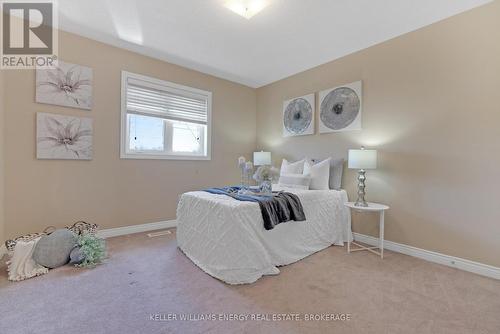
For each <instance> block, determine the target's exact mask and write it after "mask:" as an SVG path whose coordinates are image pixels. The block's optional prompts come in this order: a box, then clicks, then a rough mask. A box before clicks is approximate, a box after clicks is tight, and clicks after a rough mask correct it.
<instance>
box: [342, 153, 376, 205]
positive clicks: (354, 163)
mask: <svg viewBox="0 0 500 334" xmlns="http://www.w3.org/2000/svg"><path fill="white" fill-rule="evenodd" d="M348 160H349V162H348V168H349V169H357V170H358V199H357V200H356V203H354V205H355V206H363V207H367V206H368V203H366V201H365V181H366V176H365V174H366V169H375V168H377V150H365V148H364V147H361V149H359V150H349V158H348Z"/></svg>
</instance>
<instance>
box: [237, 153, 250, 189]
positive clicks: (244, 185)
mask: <svg viewBox="0 0 500 334" xmlns="http://www.w3.org/2000/svg"><path fill="white" fill-rule="evenodd" d="M238 167H239V168H240V171H241V188H240V192H241V193H245V192H246V191H247V190H248V188H249V187H250V174H251V173H252V171H253V163H252V162H251V161H246V159H245V157H239V158H238Z"/></svg>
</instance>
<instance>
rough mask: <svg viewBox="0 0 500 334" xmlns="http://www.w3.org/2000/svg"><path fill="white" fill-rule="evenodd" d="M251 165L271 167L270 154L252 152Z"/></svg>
mask: <svg viewBox="0 0 500 334" xmlns="http://www.w3.org/2000/svg"><path fill="white" fill-rule="evenodd" d="M253 164H254V165H255V166H268V165H271V152H264V151H261V152H253Z"/></svg>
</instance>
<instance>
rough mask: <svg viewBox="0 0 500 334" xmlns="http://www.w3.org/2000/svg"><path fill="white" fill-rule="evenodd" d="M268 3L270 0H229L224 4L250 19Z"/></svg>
mask: <svg viewBox="0 0 500 334" xmlns="http://www.w3.org/2000/svg"><path fill="white" fill-rule="evenodd" d="M268 4H269V1H268V0H228V1H226V3H225V4H224V6H225V7H226V8H227V9H230V10H231V11H233V12H235V13H236V14H238V15H241V16H243V17H244V18H246V19H247V20H249V19H250V18H252V16H254V15H255V14H257V13H259V12H260V11H261V10H263V9H264V8H265V7H267V5H268Z"/></svg>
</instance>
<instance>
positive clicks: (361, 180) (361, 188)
mask: <svg viewBox="0 0 500 334" xmlns="http://www.w3.org/2000/svg"><path fill="white" fill-rule="evenodd" d="M365 174H366V171H365V170H364V169H360V170H359V171H358V199H357V200H356V202H355V203H354V206H360V207H365V208H366V207H367V206H368V203H367V202H366V201H365V181H366V175H365Z"/></svg>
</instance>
